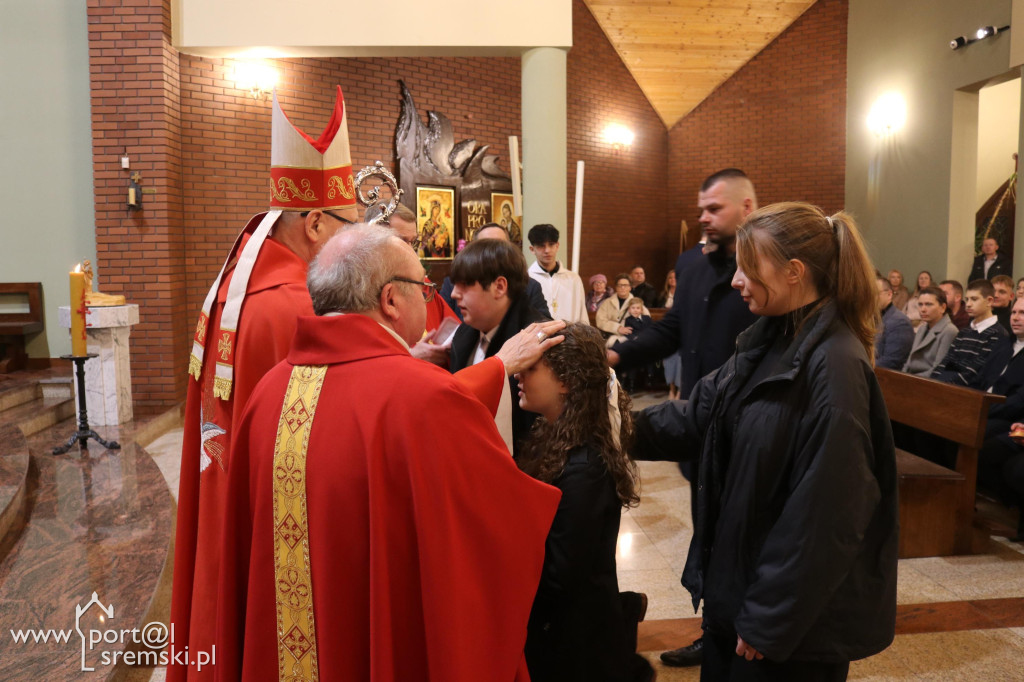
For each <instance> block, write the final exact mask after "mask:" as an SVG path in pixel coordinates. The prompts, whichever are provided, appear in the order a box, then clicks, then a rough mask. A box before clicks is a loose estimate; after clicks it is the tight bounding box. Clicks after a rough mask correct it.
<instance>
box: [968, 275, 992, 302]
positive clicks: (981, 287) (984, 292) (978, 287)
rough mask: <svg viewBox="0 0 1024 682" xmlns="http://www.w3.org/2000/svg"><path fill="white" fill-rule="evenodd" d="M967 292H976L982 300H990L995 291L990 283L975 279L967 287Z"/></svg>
mask: <svg viewBox="0 0 1024 682" xmlns="http://www.w3.org/2000/svg"><path fill="white" fill-rule="evenodd" d="M967 291H977V292H978V293H979V294H981V297H982V298H992V297H993V296H995V295H996V290H995V289H994V288H993V287H992V282H990V281H988V280H987V279H976V280H974V281H973V282H971V283H970V284H968V285H967Z"/></svg>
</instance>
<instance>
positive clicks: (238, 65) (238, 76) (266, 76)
mask: <svg viewBox="0 0 1024 682" xmlns="http://www.w3.org/2000/svg"><path fill="white" fill-rule="evenodd" d="M275 85H277V71H275V70H274V69H272V68H271V67H269V66H267V65H266V64H264V63H263V62H260V61H248V60H246V61H238V62H235V87H237V88H238V89H239V90H248V91H249V95H250V96H251V97H252V98H253V99H256V100H260V99H266V98H267V95H269V94H270V92H271V91H272V90H273V89H274V86H275Z"/></svg>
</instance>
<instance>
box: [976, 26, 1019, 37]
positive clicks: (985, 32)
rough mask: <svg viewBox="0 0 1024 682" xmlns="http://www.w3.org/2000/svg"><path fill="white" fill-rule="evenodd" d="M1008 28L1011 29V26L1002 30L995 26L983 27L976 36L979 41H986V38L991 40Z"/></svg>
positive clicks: (1003, 27)
mask: <svg viewBox="0 0 1024 682" xmlns="http://www.w3.org/2000/svg"><path fill="white" fill-rule="evenodd" d="M1008 28H1010V27H1009V25H1007V26H1002V27H1000V28H996V27H995V26H982V27H981V28H979V29H978V32H977V33H975V36H976V37H977V39H978V40H984V39H985V38H989V37H991V36H994V35H997V34H999V33H1002V32H1003V31H1005V30H1006V29H1008Z"/></svg>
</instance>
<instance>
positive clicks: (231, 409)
mask: <svg viewBox="0 0 1024 682" xmlns="http://www.w3.org/2000/svg"><path fill="white" fill-rule="evenodd" d="M243 239H245V240H248V236H246V237H243ZM244 243H245V242H243V245H244ZM239 252H241V249H239ZM306 270H307V266H306V263H305V261H303V260H302V259H301V258H300V257H299V256H297V255H296V254H295V253H294V252H292V251H291V250H290V249H288V248H287V247H285V246H283V245H282V244H280V243H278V242H276V241H274V240H272V239H268V240H266V241H265V242H264V243H263V247H262V248H261V249H260V253H259V257H258V258H257V260H256V264H255V266H254V267H253V270H252V274H251V276H250V278H249V283H248V286H247V288H246V292H247V293H246V298H245V300H244V302H243V304H242V310H241V314H240V315H239V322H238V330H237V336H236V345H235V349H234V386H233V389H232V391H231V399H230V400H227V401H224V400H221V399H219V398H215V397H214V396H213V390H212V381H213V377H214V370H215V363H216V361H217V358H218V357H219V353H218V343H217V339H215V338H208V340H207V344H206V345H207V349H208V352H207V353H206V354H205V356H204V362H203V369H202V374H201V378H200V381H199V382H198V383H197V382H196V381H194V380H193V379H191V378H190V379H189V382H188V397H187V400H186V403H185V434H184V447H183V448H182V456H181V483H180V486H179V489H178V522H177V530H176V536H175V545H174V586H173V591H172V596H171V622H172V623H174V647H175V649H176V650H177V651H183V650H184V649H185V647H186V646H188V647H189V651H190V652H199V651H205V652H211V651H212V649H211V646H212V645H213V644H214V626H215V620H216V606H217V580H218V577H219V571H220V547H221V528H222V518H223V514H224V498H225V494H226V489H227V471H228V470H230V467H229V459H228V453H229V452H230V450H229V447H230V442H231V439H232V436H233V432H234V425H236V424H237V422H238V420H239V419H240V418H241V413H242V408H243V407H244V406H245V403H246V400H248V398H249V395H250V394H251V393H252V391H253V389H254V388H255V387H256V384H257V383H258V382H259V380H260V379H261V378H263V375H264V374H266V373H267V371H268V370H270V369H271V368H272V367H273V366H274V365H276V364H277V363H278V362H280V361H281V360H282V359H283V358H284V357H285V355H286V353H287V352H288V347H289V345H290V343H291V340H292V336H293V335H294V333H295V324H296V319H297V318H298V317H299V316H300V315H312V314H313V304H312V302H311V300H310V298H309V291H308V290H307V289H306ZM231 274H233V273H225V276H224V280H223V281H222V282H221V286H220V289H219V291H218V296H217V303H216V305H215V306H214V308H213V310H212V311H211V312H212V314H211V317H210V324H209V329H210V330H217V329H219V328H220V317H221V313H222V311H223V309H224V301H225V300H226V299H227V291H228V285H229V284H230V281H231ZM208 335H209V336H210V337H212V336H213V335H212V334H211V333H209V332H208ZM241 456H242V457H244V456H245V451H244V450H243V451H242V452H241ZM200 470H202V473H200ZM213 672H214V671H213V670H212V669H210V668H207V669H205V670H203V671H202V672H201V673H197V671H196V669H195V668H194V667H190V668H188V669H187V671H186V668H185V667H184V666H175V665H171V666H169V667H168V670H167V678H168V679H169V680H183V679H185V678H186V674H187V676H188V678H189V679H212V675H213Z"/></svg>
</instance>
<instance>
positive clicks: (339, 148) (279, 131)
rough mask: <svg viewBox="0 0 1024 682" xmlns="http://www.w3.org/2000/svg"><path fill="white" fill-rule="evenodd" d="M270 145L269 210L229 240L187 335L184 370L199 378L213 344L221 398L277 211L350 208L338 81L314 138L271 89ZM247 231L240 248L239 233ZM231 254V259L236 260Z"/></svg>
mask: <svg viewBox="0 0 1024 682" xmlns="http://www.w3.org/2000/svg"><path fill="white" fill-rule="evenodd" d="M272 111H273V115H272V120H271V144H270V211H268V212H267V213H264V214H260V215H256V216H253V218H252V219H250V220H249V224H248V225H246V226H245V229H244V230H242V233H241V234H239V235H238V239H236V240H235V245H234V246H233V247H232V248H231V251H230V252H229V253H228V257H227V259H225V261H224V266H223V267H222V268H221V271H220V274H219V275H217V279H215V280H214V282H213V286H212V287H210V291H209V293H208V294H207V295H206V300H205V301H204V303H203V311H202V313H200V315H199V323H198V324H197V325H196V332H195V335H194V336H193V339H192V355H191V357H190V358H189V374H191V375H192V376H193V377H195V380H196V381H199V380H200V375H201V373H202V368H203V356H204V354H205V352H206V348H207V346H210V347H212V348H215V349H216V352H217V370H216V377H215V378H214V381H213V394H214V396H215V397H217V398H220V399H222V400H228V399H229V398H230V397H231V385H232V383H233V380H234V355H235V353H234V351H235V334H236V330H237V329H238V317H239V314H240V313H241V310H242V301H243V300H244V299H245V292H246V289H247V288H248V284H249V276H250V275H251V274H252V268H253V266H254V265H255V264H256V258H257V256H259V252H260V248H261V247H262V246H263V241H264V240H265V239H266V238H267V236H269V234H270V231H271V228H273V226H274V223H275V222H277V219H278V218H279V217H281V212H282V211H311V210H313V209H324V210H340V209H345V208H350V207H351V208H355V206H356V194H355V188H354V182H353V178H352V157H351V154H350V153H349V142H348V118H347V116H346V113H345V97H344V95H342V93H341V86H338V94H337V97H336V99H335V101H334V111H332V112H331V119H330V121H328V123H327V128H326V129H325V130H324V132H323V134H321V135H320V137H319V139H316V140H314V139H313V138H311V137H310V136H309V135H307V134H306V133H304V132H302V131H301V130H299V129H298V128H296V127H295V126H294V125H292V123H291V121H289V120H288V117H287V116H285V114H284V111H282V110H281V105H280V104H279V103H278V101H277V92H276V91H275V92H274V102H273V109H272ZM246 234H251V237H250V238H249V240H248V241H247V242H246V243H245V247H244V248H241V249H240V248H239V247H240V245H241V243H242V241H243V237H244V236H245V235H246ZM236 259H237V262H236ZM231 263H235V271H234V275H233V276H232V277H231V284H230V285H229V286H228V295H227V300H226V301H225V303H224V311H223V312H222V313H221V318H220V328H219V329H213V330H211V329H209V326H210V325H209V323H210V312H211V310H212V309H213V303H214V301H216V300H217V292H218V291H219V290H220V284H221V281H222V280H223V278H224V272H225V271H226V270H227V269H228V267H229V265H230V264H231Z"/></svg>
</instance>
